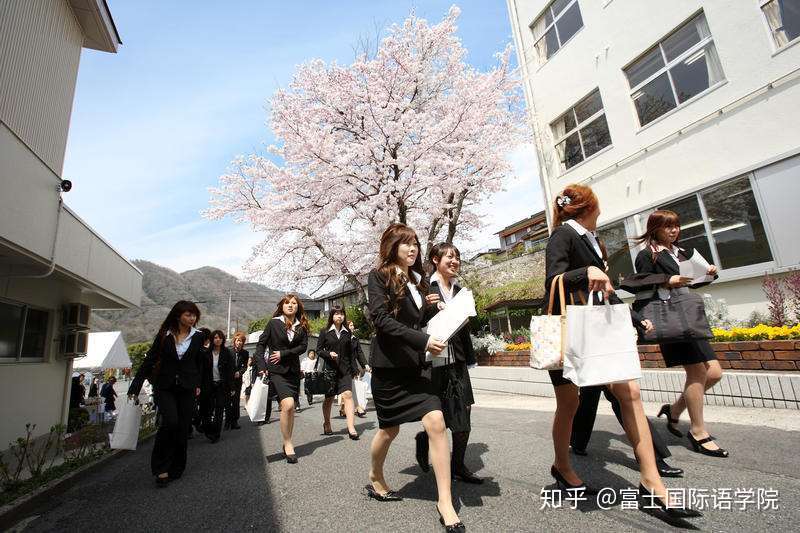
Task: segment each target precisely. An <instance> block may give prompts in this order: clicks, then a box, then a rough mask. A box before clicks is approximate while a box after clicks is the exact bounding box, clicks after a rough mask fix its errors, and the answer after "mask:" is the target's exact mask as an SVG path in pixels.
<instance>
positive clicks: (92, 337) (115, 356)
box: [72, 331, 131, 370]
mask: <svg viewBox="0 0 800 533" xmlns="http://www.w3.org/2000/svg"><path fill="white" fill-rule="evenodd" d="M130 366H131V358H130V357H129V356H128V349H127V347H126V346H125V340H124V339H123V338H122V332H121V331H104V332H99V333H89V346H88V348H87V352H86V357H81V358H80V359H75V361H74V363H73V365H72V368H73V369H74V370H95V369H102V370H105V369H107V368H130Z"/></svg>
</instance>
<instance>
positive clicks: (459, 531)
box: [436, 504, 467, 533]
mask: <svg viewBox="0 0 800 533" xmlns="http://www.w3.org/2000/svg"><path fill="white" fill-rule="evenodd" d="M436 512H437V513H439V523H440V524H442V525H443V526H444V530H445V531H447V533H464V532H465V531H466V530H467V526H465V525H464V522H456V523H455V524H450V525H447V524H445V523H444V517H443V516H442V512H441V511H440V510H439V505H438V504H437V505H436Z"/></svg>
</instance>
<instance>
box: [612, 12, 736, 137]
mask: <svg viewBox="0 0 800 533" xmlns="http://www.w3.org/2000/svg"><path fill="white" fill-rule="evenodd" d="M701 15H702V16H703V18H704V19H705V21H706V26H708V37H705V38H704V39H701V40H700V41H698V42H697V43H695V44H693V45H692V46H691V47H689V48H688V49H686V50H684V51H683V52H682V53H681V54H680V55H678V56H676V57H675V58H674V59H672V60H671V61H669V60H668V59H667V54H666V52H665V51H664V41H666V40H667V39H669V38H670V37H672V36H673V35H675V34H676V33H677V32H678V31H680V30H681V29H683V28H684V27H685V26H686V25H687V24H689V23H690V22H692V21H693V20H694V19H695V18H697V17H698V16H701ZM712 45H713V46H714V51H715V53H717V59H718V60H719V62H720V72H721V74H722V77H721V78H720V80H719V81H717V82H716V83H714V84H709V86H708V87H706V88H705V89H704V90H702V91H700V92H699V93H697V94H695V95H694V96H692V97H691V98H688V99H686V100H685V101H683V102H680V101H679V98H678V91H677V89H676V87H675V80H674V79H673V77H672V73H671V72H670V70H671V69H673V68H675V67H676V66H677V65H679V64H681V63H683V61H685V60H686V59H687V58H689V57H691V56H692V55H694V54H697V53H698V52H700V51H701V50H705V49H706V48H708V47H709V46H712ZM656 48H658V50H659V52H661V60H662V61H663V62H664V65H663V66H662V67H661V68H659V69H658V70H657V71H656V72H654V73H653V74H651V75H650V76H648V77H647V78H645V79H644V80H642V81H640V82H639V83H638V84H636V85H635V86H631V84H630V78H629V77H628V74H627V73H626V72H625V71H626V70H627V69H628V68H630V67H631V66H632V65H634V64H635V63H636V62H637V61H639V60H640V59H642V58H643V57H645V56H647V54H649V53H650V52H652V51H653V50H654V49H656ZM721 67H722V59H721V58H719V53H718V52H716V43H715V42H714V34H713V33H712V32H711V27H710V26H709V24H708V18H707V17H706V14H705V11H703V10H700V11H697V12H696V13H694V14H692V16H690V17H689V18H687V19H686V20H684V21H683V22H681V23H680V24H678V25H677V26H675V28H673V29H672V31H670V32H669V33H667V34H666V35H664V36H662V37H661V38H660V39H659V40H658V41H657V42H656V43H655V44H654V45H653V46H651V47H650V48H648V49H646V50H645V51H644V52H642V53H641V54H639V55H638V56H636V57H635V58H634V59H633V60H631V61H629V62H628V63H627V64H626V65H625V66H623V67H622V75H623V76H624V78H625V81H626V82H627V83H628V87H629V91H628V96H629V97H630V100H631V106H632V108H633V114H634V116H635V117H636V122H637V124H638V125H639V131H641V130H642V129H644V128H647V127H649V126H651V125H652V124H654V123H656V122H657V121H659V120H661V119H663V118H664V117H666V116H668V115H670V114H672V113H674V112H676V111H677V110H679V109H682V108H683V107H685V106H687V105H689V104H690V103H692V102H694V101H695V100H697V99H699V98H701V97H703V96H705V95H706V94H708V93H709V92H711V91H713V90H714V89H716V88H718V87H720V86H722V85H724V84H725V83H727V82H728V79H727V78H726V77H725V71H724V69H722V68H721ZM665 72H666V74H667V80H668V81H669V86H670V89H671V90H672V97H673V98H674V99H675V107H673V108H672V109H670V110H669V111H665V112H664V113H662V114H661V115H659V116H657V117H656V118H654V119H652V120H651V121H650V122H648V123H647V124H642V120H641V118H640V117H639V111H638V110H637V109H636V99H635V98H634V97H633V95H634V94H636V93H637V92H639V91H640V90H641V89H642V88H643V87H645V86H647V85H648V84H649V83H650V82H652V81H653V80H655V79H656V78H658V77H659V76H661V75H662V74H664V73H665Z"/></svg>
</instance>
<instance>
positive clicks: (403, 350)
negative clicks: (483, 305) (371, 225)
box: [366, 223, 464, 531]
mask: <svg viewBox="0 0 800 533" xmlns="http://www.w3.org/2000/svg"><path fill="white" fill-rule="evenodd" d="M419 249H420V246H419V239H417V234H416V233H415V232H414V230H412V229H411V228H409V227H408V226H406V225H405V224H397V223H396V224H392V225H391V226H389V227H388V228H387V229H386V231H384V232H383V235H382V236H381V244H380V251H379V261H378V268H376V269H374V270H372V271H371V272H370V273H369V278H368V282H367V287H368V291H369V312H370V317H371V318H372V322H373V324H374V325H375V338H374V339H373V341H372V350H371V353H370V366H371V367H372V399H373V401H374V402H375V410H376V411H377V414H378V427H379V429H378V432H377V433H376V434H375V438H374V439H372V445H371V455H372V468H371V470H370V473H369V480H370V484H369V485H367V486H366V490H367V494H368V495H369V496H370V497H372V498H375V499H377V500H379V501H397V500H400V499H401V498H400V497H399V496H398V495H397V493H395V492H394V491H392V490H391V489H390V488H389V486H388V484H387V483H386V479H385V478H384V473H383V464H384V462H385V461H386V455H387V453H388V452H389V446H390V445H391V443H392V441H393V440H394V438H395V437H396V436H397V433H398V432H399V431H400V424H404V423H406V422H415V421H419V420H422V425H423V427H424V428H425V431H426V432H427V433H428V439H429V441H430V456H431V462H432V463H433V470H434V473H435V474H436V487H437V490H438V496H439V497H438V503H437V505H436V508H437V510H438V511H439V520H440V522H441V523H442V525H444V526H445V528H446V529H447V530H448V531H464V524H462V523H461V522H460V521H459V519H458V514H457V513H456V511H455V509H454V508H453V499H452V495H451V492H450V484H451V480H450V450H449V448H450V447H449V445H448V442H447V435H446V433H445V424H444V416H443V415H442V406H441V402H440V401H439V397H438V396H436V392H435V391H434V389H433V384H432V383H431V380H430V377H429V375H430V374H429V373H427V372H426V371H425V370H426V367H427V366H428V364H427V363H426V361H425V359H426V357H425V352H426V351H428V352H430V353H432V354H439V353H441V352H442V350H444V348H445V346H446V345H445V344H444V343H443V342H441V341H440V340H438V339H435V338H433V337H431V336H429V335H427V334H426V333H425V332H423V331H422V328H423V327H425V325H426V324H427V323H428V320H429V319H430V318H431V317H432V316H433V314H435V313H436V310H437V307H436V304H437V303H438V301H439V296H438V294H430V295H427V296H426V294H427V292H428V285H427V283H426V281H425V279H424V276H423V270H422V261H421V260H420V257H419Z"/></svg>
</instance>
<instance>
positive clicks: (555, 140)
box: [549, 87, 614, 176]
mask: <svg viewBox="0 0 800 533" xmlns="http://www.w3.org/2000/svg"><path fill="white" fill-rule="evenodd" d="M595 92H596V93H597V95H598V96H599V97H600V104H601V107H600V111H597V112H596V113H594V114H593V115H591V116H590V117H588V118H586V119H585V120H583V122H578V114H577V112H576V111H575V108H576V107H578V105H579V104H580V103H581V102H583V101H584V100H586V99H587V98H589V97H590V96H592V94H594V93H595ZM568 113H572V118H573V119H574V120H575V127H574V128H572V129H571V130H569V131H567V132H565V133H564V134H563V135H562V136H560V137H555V135H553V125H554V124H555V123H556V122H558V121H559V120H561V118H562V117H563V116H564V115H566V114H568ZM601 116H605V117H606V127H607V128H608V138H609V139H610V140H611V142H610V143H609V144H608V146H604V147H602V148H601V149H599V150H598V151H596V152H595V153H593V154H592V155H590V156H589V157H586V149H585V148H584V146H583V135H582V134H581V129H583V128H585V127H586V126H588V125H589V124H591V123H592V122H594V121H595V120H597V119H598V118H600V117H601ZM549 127H550V134H551V135H553V152H554V153H555V154H556V155H558V145H559V144H561V143H562V142H564V141H565V140H566V139H567V138H568V137H569V136H570V135H572V134H573V133H575V132H578V142H579V143H580V145H581V155H582V156H583V159H582V160H581V161H580V163H577V164H575V165H572V166H571V167H569V168H564V162H563V161H560V160H559V161H558V166H559V174H558V175H559V176H563V175H564V174H566V173H567V172H570V171H572V170H573V169H575V168H576V167H578V166H580V165H582V164H584V163H585V162H587V161H589V160H590V159H593V158H594V157H596V156H598V155H600V154H602V153H603V152H605V151H606V150H609V149H611V148H612V147H613V146H614V140H613V139H611V126H610V125H609V124H608V116H606V104H605V102H604V101H603V94H602V93H601V92H600V87H595V88H594V89H592V90H591V91H589V92H588V93H587V94H585V95H583V96H582V97H580V98H579V99H578V101H577V102H575V103H574V104H573V105H572V106H570V108H569V109H567V110H566V111H564V112H563V113H560V114H559V115H558V116H557V117H556V118H555V119H554V120H552V121H551V122H550V123H549ZM559 159H560V158H559Z"/></svg>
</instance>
